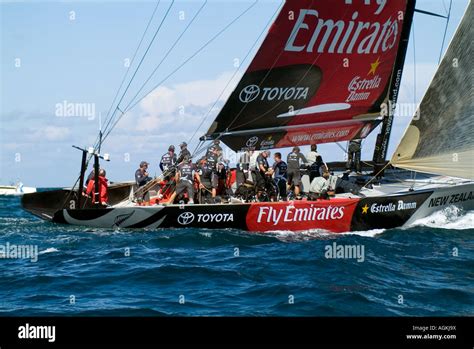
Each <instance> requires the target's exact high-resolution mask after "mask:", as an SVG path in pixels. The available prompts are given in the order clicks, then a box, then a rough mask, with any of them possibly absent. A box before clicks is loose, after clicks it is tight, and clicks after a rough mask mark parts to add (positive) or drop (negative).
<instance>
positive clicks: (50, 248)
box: [38, 247, 59, 254]
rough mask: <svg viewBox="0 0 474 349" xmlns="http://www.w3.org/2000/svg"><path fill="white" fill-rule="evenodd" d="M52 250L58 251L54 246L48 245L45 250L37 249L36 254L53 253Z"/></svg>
mask: <svg viewBox="0 0 474 349" xmlns="http://www.w3.org/2000/svg"><path fill="white" fill-rule="evenodd" d="M53 252H59V250H58V249H57V248H54V247H49V248H47V249H46V250H43V251H39V252H38V254H45V253H53Z"/></svg>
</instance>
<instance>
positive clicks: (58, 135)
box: [30, 126, 71, 141]
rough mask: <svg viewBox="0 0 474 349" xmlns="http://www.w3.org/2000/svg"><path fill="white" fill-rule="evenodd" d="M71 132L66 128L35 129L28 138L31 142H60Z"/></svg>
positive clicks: (46, 127)
mask: <svg viewBox="0 0 474 349" xmlns="http://www.w3.org/2000/svg"><path fill="white" fill-rule="evenodd" d="M70 133H71V131H70V130H69V128H67V127H59V126H45V127H41V128H38V129H36V130H35V131H34V132H33V133H32V134H31V136H30V138H31V139H32V140H48V141H62V140H65V139H67V138H68V136H69V135H70Z"/></svg>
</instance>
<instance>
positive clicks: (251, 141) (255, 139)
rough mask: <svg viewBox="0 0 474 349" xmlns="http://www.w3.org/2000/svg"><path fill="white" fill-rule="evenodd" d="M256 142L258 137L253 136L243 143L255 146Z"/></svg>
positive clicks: (250, 146)
mask: <svg viewBox="0 0 474 349" xmlns="http://www.w3.org/2000/svg"><path fill="white" fill-rule="evenodd" d="M257 142H258V137H257V136H253V137H250V138H249V139H247V142H246V143H245V145H246V146H247V147H249V148H252V147H255V144H257Z"/></svg>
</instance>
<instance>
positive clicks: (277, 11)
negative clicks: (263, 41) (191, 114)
mask: <svg viewBox="0 0 474 349" xmlns="http://www.w3.org/2000/svg"><path fill="white" fill-rule="evenodd" d="M282 4H283V2H282V3H281V4H280V6H278V8H277V9H276V11H275V12H274V13H273V15H272V17H271V18H270V19H269V20H268V22H267V24H266V25H265V26H264V28H263V30H262V31H261V32H260V34H259V36H258V37H257V39H256V40H255V41H254V43H253V44H252V46H251V47H250V49H249V50H248V52H247V54H246V55H245V57H244V59H243V60H242V63H243V62H245V61H246V60H247V58H248V57H249V56H250V53H251V52H252V50H253V48H254V47H255V45H257V43H258V42H259V41H260V38H261V37H262V35H263V34H264V33H266V32H267V28H268V27H269V25H271V23H272V22H273V19H274V18H275V16H276V15H277V14H278V13H279V12H280V8H281V6H282ZM239 70H240V67H239V68H237V69H236V70H235V71H234V74H232V76H231V78H230V79H229V81H228V82H227V84H226V85H225V87H224V89H223V90H222V92H221V93H220V95H219V96H218V97H217V99H216V101H215V102H214V104H213V105H212V107H211V108H210V109H209V110H208V112H207V113H206V114H205V115H204V118H203V120H202V121H201V123H200V124H199V126H198V127H197V128H196V130H195V131H194V133H193V135H192V137H191V139H190V140H189V142H188V143H191V142H192V140H193V139H194V137H195V136H196V133H197V132H198V131H199V129H200V128H201V127H202V125H203V124H204V122H205V121H206V119H207V118H208V117H209V114H210V113H211V111H212V110H213V109H214V108H215V106H216V105H217V103H218V102H219V100H220V99H221V97H222V95H223V94H224V92H225V91H226V90H227V87H229V85H230V83H231V82H232V80H233V79H234V77H235V76H236V75H237V73H238V72H239Z"/></svg>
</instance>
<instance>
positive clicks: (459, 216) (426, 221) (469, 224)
mask: <svg viewBox="0 0 474 349" xmlns="http://www.w3.org/2000/svg"><path fill="white" fill-rule="evenodd" d="M419 226H424V227H430V228H438V229H454V230H466V229H474V211H468V212H465V211H463V210H462V209H460V208H459V207H456V206H450V207H446V208H445V209H444V210H441V211H436V212H434V213H433V214H431V215H430V216H428V217H425V218H420V219H418V220H416V221H415V222H413V223H412V224H411V225H410V226H409V228H410V227H419Z"/></svg>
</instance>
